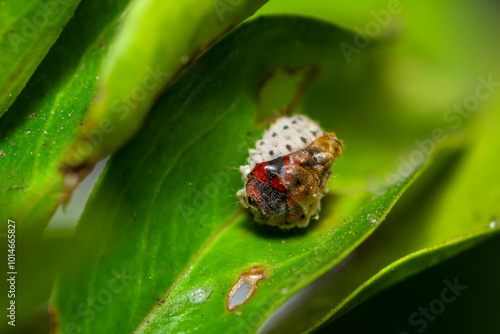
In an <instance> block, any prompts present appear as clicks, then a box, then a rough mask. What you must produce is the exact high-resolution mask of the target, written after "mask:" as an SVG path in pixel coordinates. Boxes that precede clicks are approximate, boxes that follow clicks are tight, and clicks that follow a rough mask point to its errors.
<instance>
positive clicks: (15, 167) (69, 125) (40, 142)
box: [0, 1, 128, 234]
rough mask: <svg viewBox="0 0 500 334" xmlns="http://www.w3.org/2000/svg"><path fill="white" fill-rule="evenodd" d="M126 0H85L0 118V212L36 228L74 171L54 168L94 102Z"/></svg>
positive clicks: (65, 189) (68, 184)
mask: <svg viewBox="0 0 500 334" xmlns="http://www.w3.org/2000/svg"><path fill="white" fill-rule="evenodd" d="M127 3H128V2H127V1H104V2H103V1H86V2H85V3H84V4H82V5H81V6H80V7H79V8H78V10H77V11H76V13H75V16H74V18H73V19H72V20H71V22H70V23H69V24H68V25H67V27H66V29H65V30H64V32H63V33H62V35H61V36H60V38H59V40H58V42H57V43H56V44H55V45H54V47H53V48H52V49H51V51H50V52H49V54H48V55H47V57H46V58H45V59H44V61H43V62H42V64H41V65H40V67H39V68H38V69H37V71H36V72H35V74H34V75H33V77H32V79H31V80H30V82H29V83H28V85H27V87H26V88H25V89H24V90H23V92H22V94H21V95H20V96H19V97H18V98H17V100H16V102H15V103H14V104H13V105H12V107H11V109H10V110H9V113H7V114H6V115H4V117H2V118H1V119H0V133H1V134H2V137H1V138H0V151H1V152H2V154H0V161H1V162H0V175H1V176H0V203H2V205H1V208H0V217H2V219H4V218H7V217H8V218H10V219H13V220H15V221H16V222H17V224H18V228H19V230H18V232H26V231H30V232H32V233H35V234H41V232H42V231H43V229H44V227H45V226H46V224H47V223H48V220H49V219H50V217H51V216H52V214H53V213H54V211H55V210H56V208H57V206H58V205H59V204H60V203H61V202H62V201H64V200H65V199H66V196H67V195H68V192H70V191H71V189H72V187H73V186H74V185H75V183H76V181H77V180H78V178H79V177H81V175H79V174H78V172H79V171H74V172H73V173H68V175H66V178H65V176H64V173H63V171H62V170H61V169H60V165H59V158H60V155H61V153H62V151H64V150H65V149H66V148H67V146H68V145H69V144H70V143H71V142H72V141H73V140H74V139H75V138H76V135H77V133H78V132H79V129H80V127H81V125H82V124H83V123H82V122H83V121H84V119H85V114H86V110H87V108H89V106H90V105H91V104H92V103H93V96H94V94H95V89H96V82H97V81H98V78H97V70H98V68H99V66H100V63H101V61H102V59H103V57H104V56H105V54H106V53H107V45H109V43H110V40H111V39H112V37H113V34H114V32H115V29H116V27H117V25H118V22H119V20H120V17H121V16H122V15H123V13H124V11H125V10H126V5H127Z"/></svg>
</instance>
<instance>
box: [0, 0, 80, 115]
mask: <svg viewBox="0 0 500 334" xmlns="http://www.w3.org/2000/svg"><path fill="white" fill-rule="evenodd" d="M79 2H80V0H70V1H63V2H62V3H60V2H59V1H57V0H47V1H35V0H22V1H5V2H2V3H1V4H0V73H1V76H0V116H1V115H3V114H4V113H5V112H6V111H7V110H8V108H9V107H10V105H11V104H12V103H13V102H14V100H15V99H16V97H17V96H18V94H19V93H20V92H21V90H22V89H23V88H24V86H25V85H26V83H27V82H28V80H29V78H30V77H31V75H32V74H33V72H35V69H36V68H37V67H38V65H39V64H40V62H41V61H42V60H43V58H44V57H45V55H46V54H47V52H48V51H49V49H50V47H51V46H52V45H53V44H54V42H55V41H56V40H57V38H58V37H59V34H60V33H61V31H62V29H63V27H64V25H65V24H66V23H67V22H68V20H69V19H70V18H71V16H72V15H73V12H74V10H75V8H76V7H77V6H78V3H79Z"/></svg>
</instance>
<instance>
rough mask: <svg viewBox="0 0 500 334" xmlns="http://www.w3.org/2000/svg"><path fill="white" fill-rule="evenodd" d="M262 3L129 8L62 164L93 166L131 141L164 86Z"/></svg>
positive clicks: (159, 0) (188, 2)
mask: <svg viewBox="0 0 500 334" xmlns="http://www.w3.org/2000/svg"><path fill="white" fill-rule="evenodd" d="M266 1H267V0H244V1H238V2H227V1H220V0H217V1H213V0H203V1H200V0H185V1H181V2H179V1H163V0H149V1H135V2H133V3H132V5H131V7H130V10H129V12H128V14H127V17H126V19H125V20H124V23H123V25H122V26H121V28H120V32H119V35H118V36H117V39H116V41H115V42H114V44H113V46H112V48H111V52H110V55H109V58H108V59H107V61H106V62H105V64H104V66H103V68H102V71H101V72H100V74H99V77H100V78H101V79H102V80H103V85H102V87H101V88H100V90H99V92H98V95H97V98H96V101H95V104H94V105H93V106H92V107H91V108H90V110H89V117H88V119H87V121H86V122H85V125H84V127H83V128H82V129H81V131H80V136H79V138H78V140H77V141H76V142H75V143H74V145H72V146H71V147H70V148H69V150H68V151H67V152H66V153H65V155H64V157H63V160H62V163H63V164H64V165H67V166H70V167H77V166H81V165H84V164H86V163H88V162H91V163H92V162H95V161H97V160H98V159H99V158H101V157H102V156H103V155H105V154H107V153H110V152H113V151H115V150H117V149H118V148H119V147H121V146H122V145H123V144H124V143H125V142H127V141H128V140H130V139H131V137H132V136H133V135H134V134H135V133H136V132H137V131H138V129H139V128H140V127H141V125H142V123H143V121H144V119H145V117H146V115H147V112H148V111H149V109H150V108H151V106H152V104H153V102H154V100H155V99H156V97H157V95H158V94H159V93H160V92H161V91H163V90H165V87H166V86H167V84H169V83H170V82H172V80H174V79H175V78H176V77H178V75H179V74H180V73H181V72H182V70H183V69H184V68H185V67H187V66H188V65H189V63H191V62H192V61H193V60H194V59H196V57H197V56H198V55H199V54H201V53H202V52H203V51H205V50H206V49H207V48H208V47H209V46H210V45H211V44H213V43H214V42H215V41H217V39H219V38H220V37H221V36H222V35H224V34H226V33H227V31H229V30H230V29H232V28H233V27H234V26H236V25H237V24H239V23H240V22H241V21H242V20H244V19H245V18H247V17H248V16H250V15H251V14H253V12H254V11H255V10H256V9H257V8H259V7H260V6H261V5H262V4H264V3H265V2H266ZM96 136H97V137H98V138H96Z"/></svg>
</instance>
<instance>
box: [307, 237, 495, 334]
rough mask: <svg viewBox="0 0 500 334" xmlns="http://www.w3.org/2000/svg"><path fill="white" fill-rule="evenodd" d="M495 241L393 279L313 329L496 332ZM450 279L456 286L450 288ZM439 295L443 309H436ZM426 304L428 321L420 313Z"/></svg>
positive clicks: (395, 331)
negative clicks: (396, 281) (396, 280)
mask: <svg viewBox="0 0 500 334" xmlns="http://www.w3.org/2000/svg"><path fill="white" fill-rule="evenodd" d="M499 241H500V235H498V234H497V235H496V236H495V237H493V238H491V239H489V240H488V241H486V242H484V243H482V244H480V245H477V246H475V247H473V248H471V249H469V250H466V251H464V252H463V253H460V255H457V256H455V257H453V258H452V259H449V260H446V261H443V262H441V263H440V264H438V265H436V266H435V267H432V268H430V269H427V270H425V271H423V272H422V273H419V274H417V275H415V276H413V277H411V278H409V279H407V280H405V281H403V282H401V283H399V284H396V285H395V286H393V287H391V288H389V289H387V290H385V291H384V292H382V293H380V294H378V295H376V296H374V297H373V298H370V300H368V301H366V302H365V303H363V304H362V305H360V306H359V307H356V308H355V309H354V310H352V311H351V312H349V313H348V314H347V315H345V316H343V317H342V318H340V319H338V320H336V321H334V322H332V323H330V324H329V325H328V326H325V327H324V328H322V329H321V330H319V331H317V333H322V334H323V333H325V334H326V333H332V332H335V333H400V334H403V333H418V331H421V332H423V331H425V332H426V333H429V334H441V333H498V332H500V324H499V323H498V321H497V320H496V319H497V314H498V299H499V298H500V286H499V285H498V277H499V276H500V268H499V267H498V265H497V264H498V257H499V256H500V242H499ZM455 282H456V283H455ZM450 285H451V286H455V290H454V291H453V290H451V289H450V288H449V286H450ZM457 285H458V286H457ZM442 293H444V295H442ZM443 296H444V299H443ZM439 301H441V302H443V304H444V309H440V307H441V305H442V304H440V303H439ZM424 308H426V309H427V310H428V311H427V312H428V314H429V315H430V316H431V318H430V319H431V321H429V320H427V319H426V316H425V315H424V314H423V313H421V312H422V311H421V310H423V311H424V312H425V310H424ZM431 308H432V311H431ZM441 311H442V312H441ZM358 319H363V322H360V321H358Z"/></svg>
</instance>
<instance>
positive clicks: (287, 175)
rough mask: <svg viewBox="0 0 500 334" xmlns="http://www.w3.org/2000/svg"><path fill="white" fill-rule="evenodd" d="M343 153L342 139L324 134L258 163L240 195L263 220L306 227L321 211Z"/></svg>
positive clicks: (332, 134)
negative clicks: (334, 164) (332, 171)
mask: <svg viewBox="0 0 500 334" xmlns="http://www.w3.org/2000/svg"><path fill="white" fill-rule="evenodd" d="M340 155H342V142H341V141H340V140H339V139H337V137H336V136H335V134H334V133H324V134H322V135H321V136H319V137H317V138H316V139H315V140H314V141H313V142H312V143H311V144H310V145H308V146H307V147H305V148H303V149H301V150H298V151H296V152H293V153H291V154H289V155H287V156H282V157H278V158H276V159H273V160H270V161H267V162H262V163H259V164H256V165H255V167H254V168H253V169H252V171H251V172H250V173H248V175H247V180H246V181H247V182H246V186H245V187H244V188H243V189H241V190H240V191H239V192H238V197H239V198H240V201H241V203H242V205H243V206H245V207H247V208H248V209H250V211H251V212H252V213H253V214H254V216H255V220H256V221H257V222H259V223H264V224H269V225H276V226H280V227H281V228H291V227H294V226H299V227H305V226H307V225H308V223H309V220H310V218H311V217H312V216H314V215H316V214H317V213H318V212H319V208H320V200H321V198H322V197H323V195H324V194H325V193H326V191H327V188H326V185H327V182H328V179H329V177H330V174H331V171H330V169H331V167H332V164H333V162H334V160H335V158H336V157H338V156H340Z"/></svg>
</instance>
